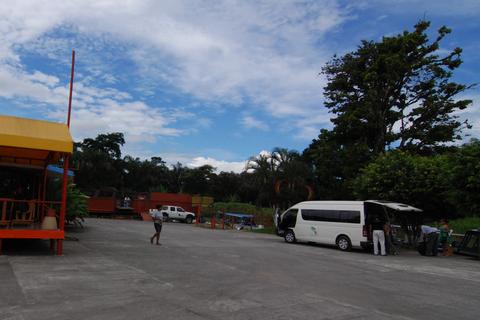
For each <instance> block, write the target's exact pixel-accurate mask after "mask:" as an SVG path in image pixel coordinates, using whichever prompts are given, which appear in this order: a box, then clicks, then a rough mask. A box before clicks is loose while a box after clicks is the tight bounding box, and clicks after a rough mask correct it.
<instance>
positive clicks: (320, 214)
mask: <svg viewBox="0 0 480 320" xmlns="http://www.w3.org/2000/svg"><path fill="white" fill-rule="evenodd" d="M302 218H303V220H306V221H326V222H342V223H360V211H354V210H318V209H302Z"/></svg>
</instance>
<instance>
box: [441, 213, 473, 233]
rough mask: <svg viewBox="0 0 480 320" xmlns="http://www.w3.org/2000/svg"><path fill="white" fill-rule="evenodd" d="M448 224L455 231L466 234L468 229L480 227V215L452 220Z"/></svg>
mask: <svg viewBox="0 0 480 320" xmlns="http://www.w3.org/2000/svg"><path fill="white" fill-rule="evenodd" d="M448 226H449V227H450V228H451V229H452V230H453V233H458V234H464V233H465V232H466V231H468V230H472V229H480V217H478V216H475V217H467V218H461V219H454V220H450V221H449V223H448Z"/></svg>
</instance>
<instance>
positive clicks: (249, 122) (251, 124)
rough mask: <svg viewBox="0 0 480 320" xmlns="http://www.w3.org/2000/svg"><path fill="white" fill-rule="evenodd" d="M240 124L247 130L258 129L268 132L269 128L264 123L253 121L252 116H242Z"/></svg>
mask: <svg viewBox="0 0 480 320" xmlns="http://www.w3.org/2000/svg"><path fill="white" fill-rule="evenodd" d="M241 123H242V125H243V126H244V127H246V128H248V129H259V130H262V131H268V130H270V127H269V126H268V124H266V123H265V122H263V121H261V120H258V119H255V118H254V117H252V116H244V117H243V118H242V120H241Z"/></svg>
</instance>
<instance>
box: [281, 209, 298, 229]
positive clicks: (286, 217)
mask: <svg viewBox="0 0 480 320" xmlns="http://www.w3.org/2000/svg"><path fill="white" fill-rule="evenodd" d="M297 213H298V209H290V210H288V211H287V212H285V213H284V214H283V216H282V220H281V221H280V229H282V230H286V229H288V228H295V223H296V222H297Z"/></svg>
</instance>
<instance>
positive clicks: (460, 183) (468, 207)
mask: <svg viewBox="0 0 480 320" xmlns="http://www.w3.org/2000/svg"><path fill="white" fill-rule="evenodd" d="M449 168H450V183H449V186H450V189H449V199H450V200H451V202H452V204H453V205H454V206H455V207H456V208H457V210H458V211H459V213H460V214H461V215H476V216H480V174H479V172H480V140H478V139H472V140H471V141H470V142H469V143H466V144H464V145H463V146H461V147H460V148H459V149H458V151H457V152H456V153H454V154H453V155H452V156H451V157H450V166H449Z"/></svg>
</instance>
